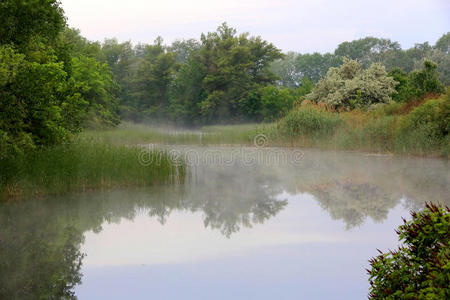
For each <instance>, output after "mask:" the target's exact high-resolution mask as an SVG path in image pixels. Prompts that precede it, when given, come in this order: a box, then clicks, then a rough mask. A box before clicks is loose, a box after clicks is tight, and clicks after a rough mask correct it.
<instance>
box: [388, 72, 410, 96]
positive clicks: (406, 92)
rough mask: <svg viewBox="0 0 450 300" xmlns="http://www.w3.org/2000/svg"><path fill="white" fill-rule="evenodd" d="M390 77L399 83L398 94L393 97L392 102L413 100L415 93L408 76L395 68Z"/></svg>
mask: <svg viewBox="0 0 450 300" xmlns="http://www.w3.org/2000/svg"><path fill="white" fill-rule="evenodd" d="M388 76H390V77H392V78H394V80H395V81H397V82H398V84H397V85H396V86H395V91H396V93H394V94H393V95H392V100H394V101H396V102H404V101H408V100H411V98H412V97H413V92H412V91H411V89H410V85H409V78H408V74H406V72H404V71H402V70H401V69H399V68H394V69H392V70H390V71H389V73H388Z"/></svg>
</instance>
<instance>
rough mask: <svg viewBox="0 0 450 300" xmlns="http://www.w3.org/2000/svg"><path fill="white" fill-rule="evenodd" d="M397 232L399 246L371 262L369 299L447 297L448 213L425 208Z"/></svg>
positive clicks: (449, 267) (449, 257) (449, 265)
mask: <svg viewBox="0 0 450 300" xmlns="http://www.w3.org/2000/svg"><path fill="white" fill-rule="evenodd" d="M411 216H412V220H411V221H408V222H407V221H406V220H404V225H401V226H399V228H398V230H397V231H396V232H397V234H398V235H399V240H400V242H402V244H403V245H402V246H401V247H399V248H398V250H396V251H389V253H382V252H381V251H380V255H379V256H377V257H375V258H373V259H371V260H370V265H371V269H370V270H368V273H369V275H370V285H371V287H370V295H369V298H370V299H448V298H449V297H450V288H449V278H450V247H449V246H450V245H449V234H448V233H449V232H450V209H449V208H442V207H438V206H436V205H434V204H426V208H425V210H424V211H422V212H412V213H411Z"/></svg>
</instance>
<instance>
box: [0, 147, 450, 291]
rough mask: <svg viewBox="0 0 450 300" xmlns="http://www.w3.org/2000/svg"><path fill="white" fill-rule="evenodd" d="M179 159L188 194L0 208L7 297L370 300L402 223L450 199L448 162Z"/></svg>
mask: <svg viewBox="0 0 450 300" xmlns="http://www.w3.org/2000/svg"><path fill="white" fill-rule="evenodd" d="M174 150H176V151H175V152H174V153H176V154H177V155H182V156H184V155H186V157H187V158H188V159H189V162H190V164H191V167H190V176H189V179H188V180H187V182H186V184H184V185H172V186H159V187H154V188H145V189H122V190H110V191H103V192H89V193H84V194H76V195H70V196H65V197H58V198H48V199H31V200H29V201H23V202H20V203H6V204H2V205H0V265H1V266H2V268H1V269H0V298H5V299H15V298H17V299H24V298H36V295H39V296H42V298H44V299H47V298H52V297H56V298H58V297H60V296H61V295H65V296H66V297H70V296H76V297H78V298H79V299H364V298H366V296H367V293H368V283H367V275H366V271H365V268H367V267H368V262H367V260H368V259H369V258H370V257H372V256H375V255H376V254H377V251H376V249H377V248H379V249H382V250H386V249H388V248H393V247H395V246H396V245H397V236H396V235H395V232H394V229H395V228H396V227H397V226H398V225H399V224H400V223H401V217H402V216H404V217H409V210H410V209H419V208H421V207H422V206H423V203H424V201H430V200H433V201H440V202H442V203H445V204H447V205H449V204H450V197H449V195H450V191H449V186H450V172H449V171H450V168H449V163H448V162H447V161H444V160H437V159H419V158H399V157H390V156H370V155H365V154H356V153H332V152H320V151H303V152H302V153H300V154H299V152H298V151H290V150H283V149H256V148H237V147H236V148H234V147H233V148H231V147H228V148H188V147H177V148H174ZM78 283H79V284H78Z"/></svg>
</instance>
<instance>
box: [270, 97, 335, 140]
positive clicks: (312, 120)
mask: <svg viewBox="0 0 450 300" xmlns="http://www.w3.org/2000/svg"><path fill="white" fill-rule="evenodd" d="M341 123H342V118H341V117H340V116H339V114H336V113H333V112H330V111H328V110H326V109H325V108H322V107H319V106H316V105H303V106H301V107H299V108H298V109H295V110H293V111H291V112H290V113H289V114H288V115H287V116H286V117H285V118H283V119H282V120H281V121H280V122H279V123H278V124H277V126H278V130H279V131H280V133H281V135H283V136H288V137H291V138H292V137H297V136H310V137H329V136H331V135H333V134H334V132H335V131H336V130H337V129H338V127H339V125H340V124H341Z"/></svg>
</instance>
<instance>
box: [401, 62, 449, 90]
mask: <svg viewBox="0 0 450 300" xmlns="http://www.w3.org/2000/svg"><path fill="white" fill-rule="evenodd" d="M408 86H409V87H408V89H409V91H410V93H412V95H413V96H415V97H422V96H424V95H426V94H429V93H433V94H440V93H442V92H443V91H444V86H443V85H442V83H441V82H440V81H439V74H438V72H437V65H436V64H435V63H434V62H432V61H430V60H425V61H424V63H423V69H421V70H415V71H412V72H411V73H410V74H409V79H408Z"/></svg>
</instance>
